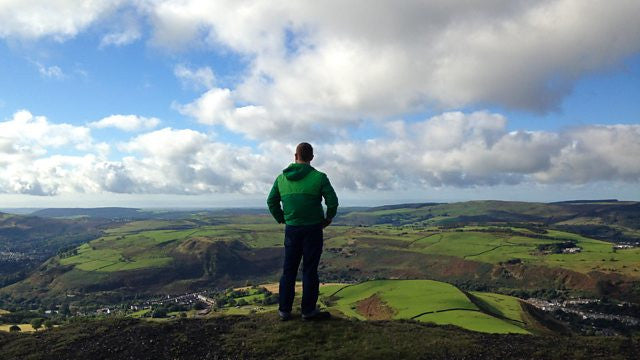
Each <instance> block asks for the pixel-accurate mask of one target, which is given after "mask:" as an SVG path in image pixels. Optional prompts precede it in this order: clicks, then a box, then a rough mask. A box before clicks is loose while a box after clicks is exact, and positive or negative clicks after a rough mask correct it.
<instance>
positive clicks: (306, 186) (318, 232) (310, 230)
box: [267, 143, 338, 321]
mask: <svg viewBox="0 0 640 360" xmlns="http://www.w3.org/2000/svg"><path fill="white" fill-rule="evenodd" d="M312 159H313V147H311V145H310V144H308V143H300V144H298V146H297V147H296V153H295V163H293V164H291V165H289V166H288V167H287V168H286V169H284V170H283V171H282V174H280V175H279V176H278V178H277V179H276V181H275V183H274V184H273V187H272V188H271V192H270V193H269V197H268V198H267V205H268V206H269V211H270V212H271V215H273V217H274V218H275V219H276V221H277V222H278V223H280V224H282V223H284V224H286V226H285V230H284V266H283V269H282V277H281V278H280V306H279V308H278V314H279V315H280V319H282V320H285V321H286V320H289V319H291V308H292V306H293V298H294V295H295V283H296V276H297V275H298V266H299V265H300V260H301V259H304V261H303V264H302V319H303V320H321V319H327V318H329V317H331V314H329V313H328V312H326V311H319V310H318V309H317V307H316V302H317V301H318V291H319V289H318V288H319V286H320V282H319V279H318V263H319V262H320V255H321V254H322V241H323V239H322V229H324V228H325V227H327V226H328V225H329V224H331V220H332V219H333V217H334V216H335V215H336V211H337V209H338V197H337V196H336V193H335V191H334V190H333V187H331V183H330V182H329V179H328V178H327V175H325V174H324V173H321V172H320V171H318V170H316V169H314V168H313V167H312V166H311V164H310V163H311V160H312ZM323 197H324V202H325V204H326V205H327V214H326V216H325V214H324V210H323V209H322V198H323ZM280 202H282V207H280ZM283 208H284V211H283Z"/></svg>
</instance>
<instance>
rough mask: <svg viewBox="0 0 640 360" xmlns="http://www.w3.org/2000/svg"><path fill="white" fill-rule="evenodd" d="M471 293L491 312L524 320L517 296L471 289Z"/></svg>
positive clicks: (516, 319) (520, 320)
mask: <svg viewBox="0 0 640 360" xmlns="http://www.w3.org/2000/svg"><path fill="white" fill-rule="evenodd" d="M471 294H472V295H473V296H475V297H476V298H479V299H480V300H481V301H482V302H483V303H484V305H485V306H486V307H487V308H488V309H490V310H491V312H492V313H497V314H499V315H501V316H504V317H506V318H508V319H511V320H515V321H519V322H524V321H525V319H524V316H523V315H524V314H523V312H522V307H521V306H520V300H519V299H518V298H515V297H513V296H508V295H502V294H494V293H486V292H477V291H472V292H471Z"/></svg>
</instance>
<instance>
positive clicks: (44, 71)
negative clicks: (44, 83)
mask: <svg viewBox="0 0 640 360" xmlns="http://www.w3.org/2000/svg"><path fill="white" fill-rule="evenodd" d="M35 65H36V66H37V67H38V72H39V73H40V75H42V76H43V77H45V78H52V79H58V80H60V79H64V78H65V77H66V75H65V74H64V72H62V69H60V67H59V66H55V65H54V66H45V65H42V64H41V63H39V62H36V63H35Z"/></svg>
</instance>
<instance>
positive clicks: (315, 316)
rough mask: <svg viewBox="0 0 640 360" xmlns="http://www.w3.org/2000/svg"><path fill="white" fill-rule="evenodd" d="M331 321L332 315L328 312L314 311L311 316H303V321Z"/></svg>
mask: <svg viewBox="0 0 640 360" xmlns="http://www.w3.org/2000/svg"><path fill="white" fill-rule="evenodd" d="M327 319H331V313H330V312H328V311H320V310H318V309H315V310H313V311H312V312H311V313H309V314H302V320H307V321H315V320H327Z"/></svg>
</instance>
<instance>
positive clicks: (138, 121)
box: [89, 115, 160, 131]
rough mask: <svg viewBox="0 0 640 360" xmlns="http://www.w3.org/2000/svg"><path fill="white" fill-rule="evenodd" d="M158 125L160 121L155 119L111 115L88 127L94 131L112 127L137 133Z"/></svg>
mask: <svg viewBox="0 0 640 360" xmlns="http://www.w3.org/2000/svg"><path fill="white" fill-rule="evenodd" d="M158 124H160V120H159V119H158V118H155V117H144V116H138V115H111V116H107V117H106V118H103V119H100V120H98V121H94V122H91V123H89V126H90V127H92V128H96V129H104V128H108V127H113V128H116V129H120V130H123V131H137V130H149V129H153V128H155V127H156V126H158Z"/></svg>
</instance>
